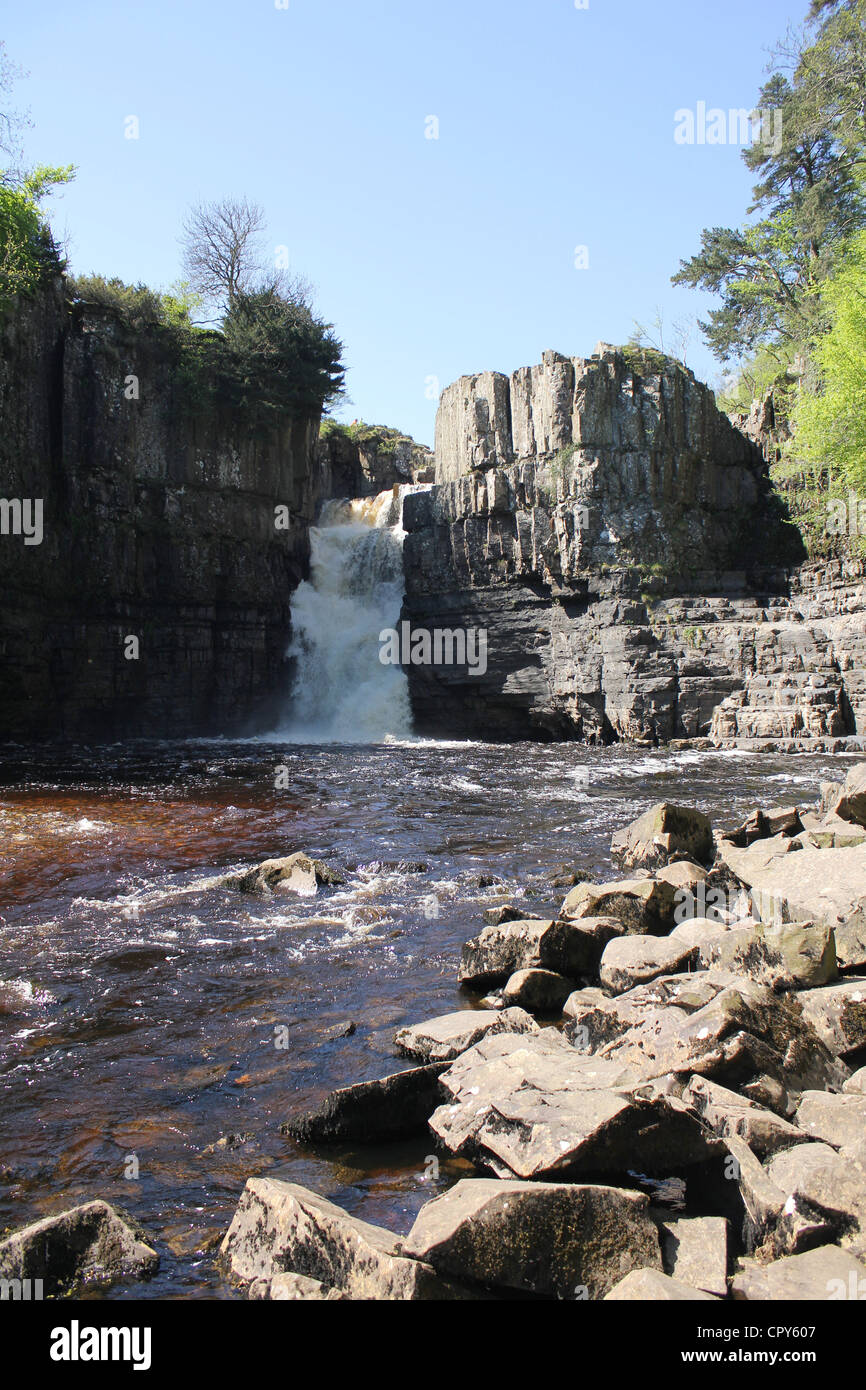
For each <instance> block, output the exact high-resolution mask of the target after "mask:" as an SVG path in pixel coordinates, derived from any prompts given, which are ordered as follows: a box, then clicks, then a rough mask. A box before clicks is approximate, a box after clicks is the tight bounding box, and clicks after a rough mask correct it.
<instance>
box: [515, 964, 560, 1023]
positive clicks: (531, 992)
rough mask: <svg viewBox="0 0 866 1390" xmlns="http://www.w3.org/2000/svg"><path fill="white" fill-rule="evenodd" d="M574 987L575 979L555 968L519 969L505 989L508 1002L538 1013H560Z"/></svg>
mask: <svg viewBox="0 0 866 1390" xmlns="http://www.w3.org/2000/svg"><path fill="white" fill-rule="evenodd" d="M572 989H573V981H572V980H567V979H566V978H565V976H564V975H557V974H556V972H555V971H553V970H518V971H517V972H516V973H515V974H514V975H511V976H510V977H509V980H508V983H507V984H506V986H505V989H504V991H503V995H502V997H503V1000H504V1001H505V1003H506V1004H513V1005H519V1006H520V1009H521V1010H523V1009H528V1010H529V1012H530V1013H536V1014H559V1013H562V1006H563V1004H564V1003H565V1001H566V999H567V998H568V996H569V995H570V994H571V992H572Z"/></svg>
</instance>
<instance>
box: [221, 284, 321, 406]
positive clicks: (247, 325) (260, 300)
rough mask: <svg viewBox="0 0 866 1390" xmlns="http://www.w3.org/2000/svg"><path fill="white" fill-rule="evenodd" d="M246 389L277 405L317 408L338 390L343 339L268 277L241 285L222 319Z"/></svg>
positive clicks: (302, 303)
mask: <svg viewBox="0 0 866 1390" xmlns="http://www.w3.org/2000/svg"><path fill="white" fill-rule="evenodd" d="M222 328H223V333H224V335H225V341H226V345H227V346H228V347H229V349H230V350H231V352H232V353H233V355H234V358H235V362H236V364H237V370H238V372H239V373H240V376H241V381H242V385H243V388H244V390H245V391H247V392H248V393H249V394H250V395H251V396H253V397H254V398H255V399H256V400H257V401H260V402H262V403H264V404H265V405H268V406H272V407H275V408H277V409H287V410H297V409H301V410H321V409H322V407H323V406H325V405H328V404H329V403H331V402H333V401H334V400H335V399H337V398H338V397H339V396H340V395H341V394H342V390H343V381H344V377H345V371H344V368H343V364H342V362H341V356H342V351H343V345H342V343H341V342H340V341H339V339H338V338H337V336H336V334H335V333H334V329H333V326H332V325H331V324H328V323H324V322H323V321H322V320H321V319H320V318H318V317H317V316H316V315H315V314H314V313H313V312H312V310H311V308H310V306H309V304H307V303H305V302H304V301H303V300H302V299H300V298H290V297H287V296H286V295H285V294H283V293H281V292H280V289H279V288H278V287H277V285H275V284H273V283H271V284H268V285H265V286H264V287H263V288H260V289H257V290H254V291H251V292H249V293H247V292H244V291H241V292H240V293H239V294H238V295H237V296H236V297H235V300H234V302H233V304H232V306H231V308H230V309H229V311H228V313H227V314H226V316H225V318H224V319H223V324H222Z"/></svg>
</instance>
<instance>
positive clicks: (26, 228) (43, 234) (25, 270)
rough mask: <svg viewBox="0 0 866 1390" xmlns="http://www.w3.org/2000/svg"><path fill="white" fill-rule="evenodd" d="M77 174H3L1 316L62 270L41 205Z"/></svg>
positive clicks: (0, 178)
mask: <svg viewBox="0 0 866 1390" xmlns="http://www.w3.org/2000/svg"><path fill="white" fill-rule="evenodd" d="M73 173H74V170H73V168H72V166H71V165H70V166H69V167H68V168H47V167H40V168H37V169H33V170H31V171H30V172H29V173H26V174H16V173H14V172H13V171H12V170H8V169H6V170H3V171H0V312H6V311H7V310H8V308H9V307H10V305H11V304H12V303H13V301H14V300H15V299H16V298H18V296H20V295H30V294H33V293H34V292H35V291H36V290H37V289H38V288H39V287H40V285H44V284H46V283H47V282H48V281H49V280H51V279H52V278H53V277H54V276H55V275H58V274H59V273H60V272H61V270H62V269H63V257H62V255H61V253H60V251H59V249H58V247H57V245H56V243H55V241H54V238H53V236H52V235H51V229H50V228H49V226H48V223H47V221H46V220H45V217H44V215H43V213H42V209H41V207H40V204H41V202H42V200H43V198H45V197H47V196H48V194H49V193H50V192H51V190H52V189H53V188H56V187H57V186H58V185H60V184H64V183H68V182H69V180H70V179H71V178H72V176H73Z"/></svg>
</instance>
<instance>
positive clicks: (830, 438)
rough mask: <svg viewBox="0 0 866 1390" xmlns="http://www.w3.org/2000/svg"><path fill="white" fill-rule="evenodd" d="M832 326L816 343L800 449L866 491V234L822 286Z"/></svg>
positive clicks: (799, 413)
mask: <svg viewBox="0 0 866 1390" xmlns="http://www.w3.org/2000/svg"><path fill="white" fill-rule="evenodd" d="M821 298H822V300H823V301H824V303H825V306H826V309H827V313H828V318H829V320H830V328H829V330H828V332H827V333H826V334H825V335H824V336H823V337H822V338H821V339H819V341H818V342H817V344H816V345H815V349H814V351H815V358H816V361H817V363H818V366H819V368H820V370H821V374H822V379H823V380H822V386H821V388H820V390H819V391H818V392H816V393H809V392H803V393H802V394H801V396H800V399H799V402H798V404H797V407H796V410H795V414H794V423H795V439H796V448H797V451H798V453H799V454H801V455H802V456H803V457H804V458H805V459H806V460H807V461H808V462H812V463H816V464H819V465H821V466H824V465H826V466H829V468H830V469H831V471H832V472H834V473H835V474H836V476H837V479H838V480H839V481H841V482H843V483H845V484H848V485H850V486H851V487H857V488H860V489H861V490H862V489H866V233H861V234H860V235H859V236H858V237H857V238H855V240H854V242H853V244H852V247H851V249H850V251H849V253H848V255H847V256H846V258H845V261H844V263H843V264H842V266H841V267H840V269H839V271H838V273H837V274H836V275H834V276H833V278H832V279H830V280H828V281H827V282H826V284H825V285H824V286H823V287H822V290H821Z"/></svg>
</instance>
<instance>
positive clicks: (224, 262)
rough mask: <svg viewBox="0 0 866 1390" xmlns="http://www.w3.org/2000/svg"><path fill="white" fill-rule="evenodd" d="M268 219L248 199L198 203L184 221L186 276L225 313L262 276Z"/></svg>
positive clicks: (225, 199) (194, 287)
mask: <svg viewBox="0 0 866 1390" xmlns="http://www.w3.org/2000/svg"><path fill="white" fill-rule="evenodd" d="M264 225H265V221H264V213H263V212H262V209H261V208H260V207H259V206H258V204H256V203H251V202H250V201H249V199H247V198H223V199H222V200H221V201H220V202H216V203H198V204H197V205H196V206H195V207H194V208H192V209H191V210H190V212H189V214H188V215H187V217H186V219H185V220H184V224H183V237H182V244H183V248H184V254H183V265H184V274H185V277H186V279H187V280H188V281H189V283H190V285H191V286H192V288H193V289H194V290H196V291H198V293H199V294H201V295H203V297H204V298H205V299H206V300H208V301H210V302H211V303H216V304H218V305H219V306H220V307H221V308H222V309H223V310H228V309H231V307H232V305H233V304H234V303H235V302H236V300H237V298H238V296H239V295H240V294H242V293H243V292H244V291H245V290H249V289H250V288H251V286H252V285H253V283H254V281H255V280H256V279H257V278H258V277H259V276H260V275H261V272H262V252H261V242H262V236H263V233H264Z"/></svg>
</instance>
